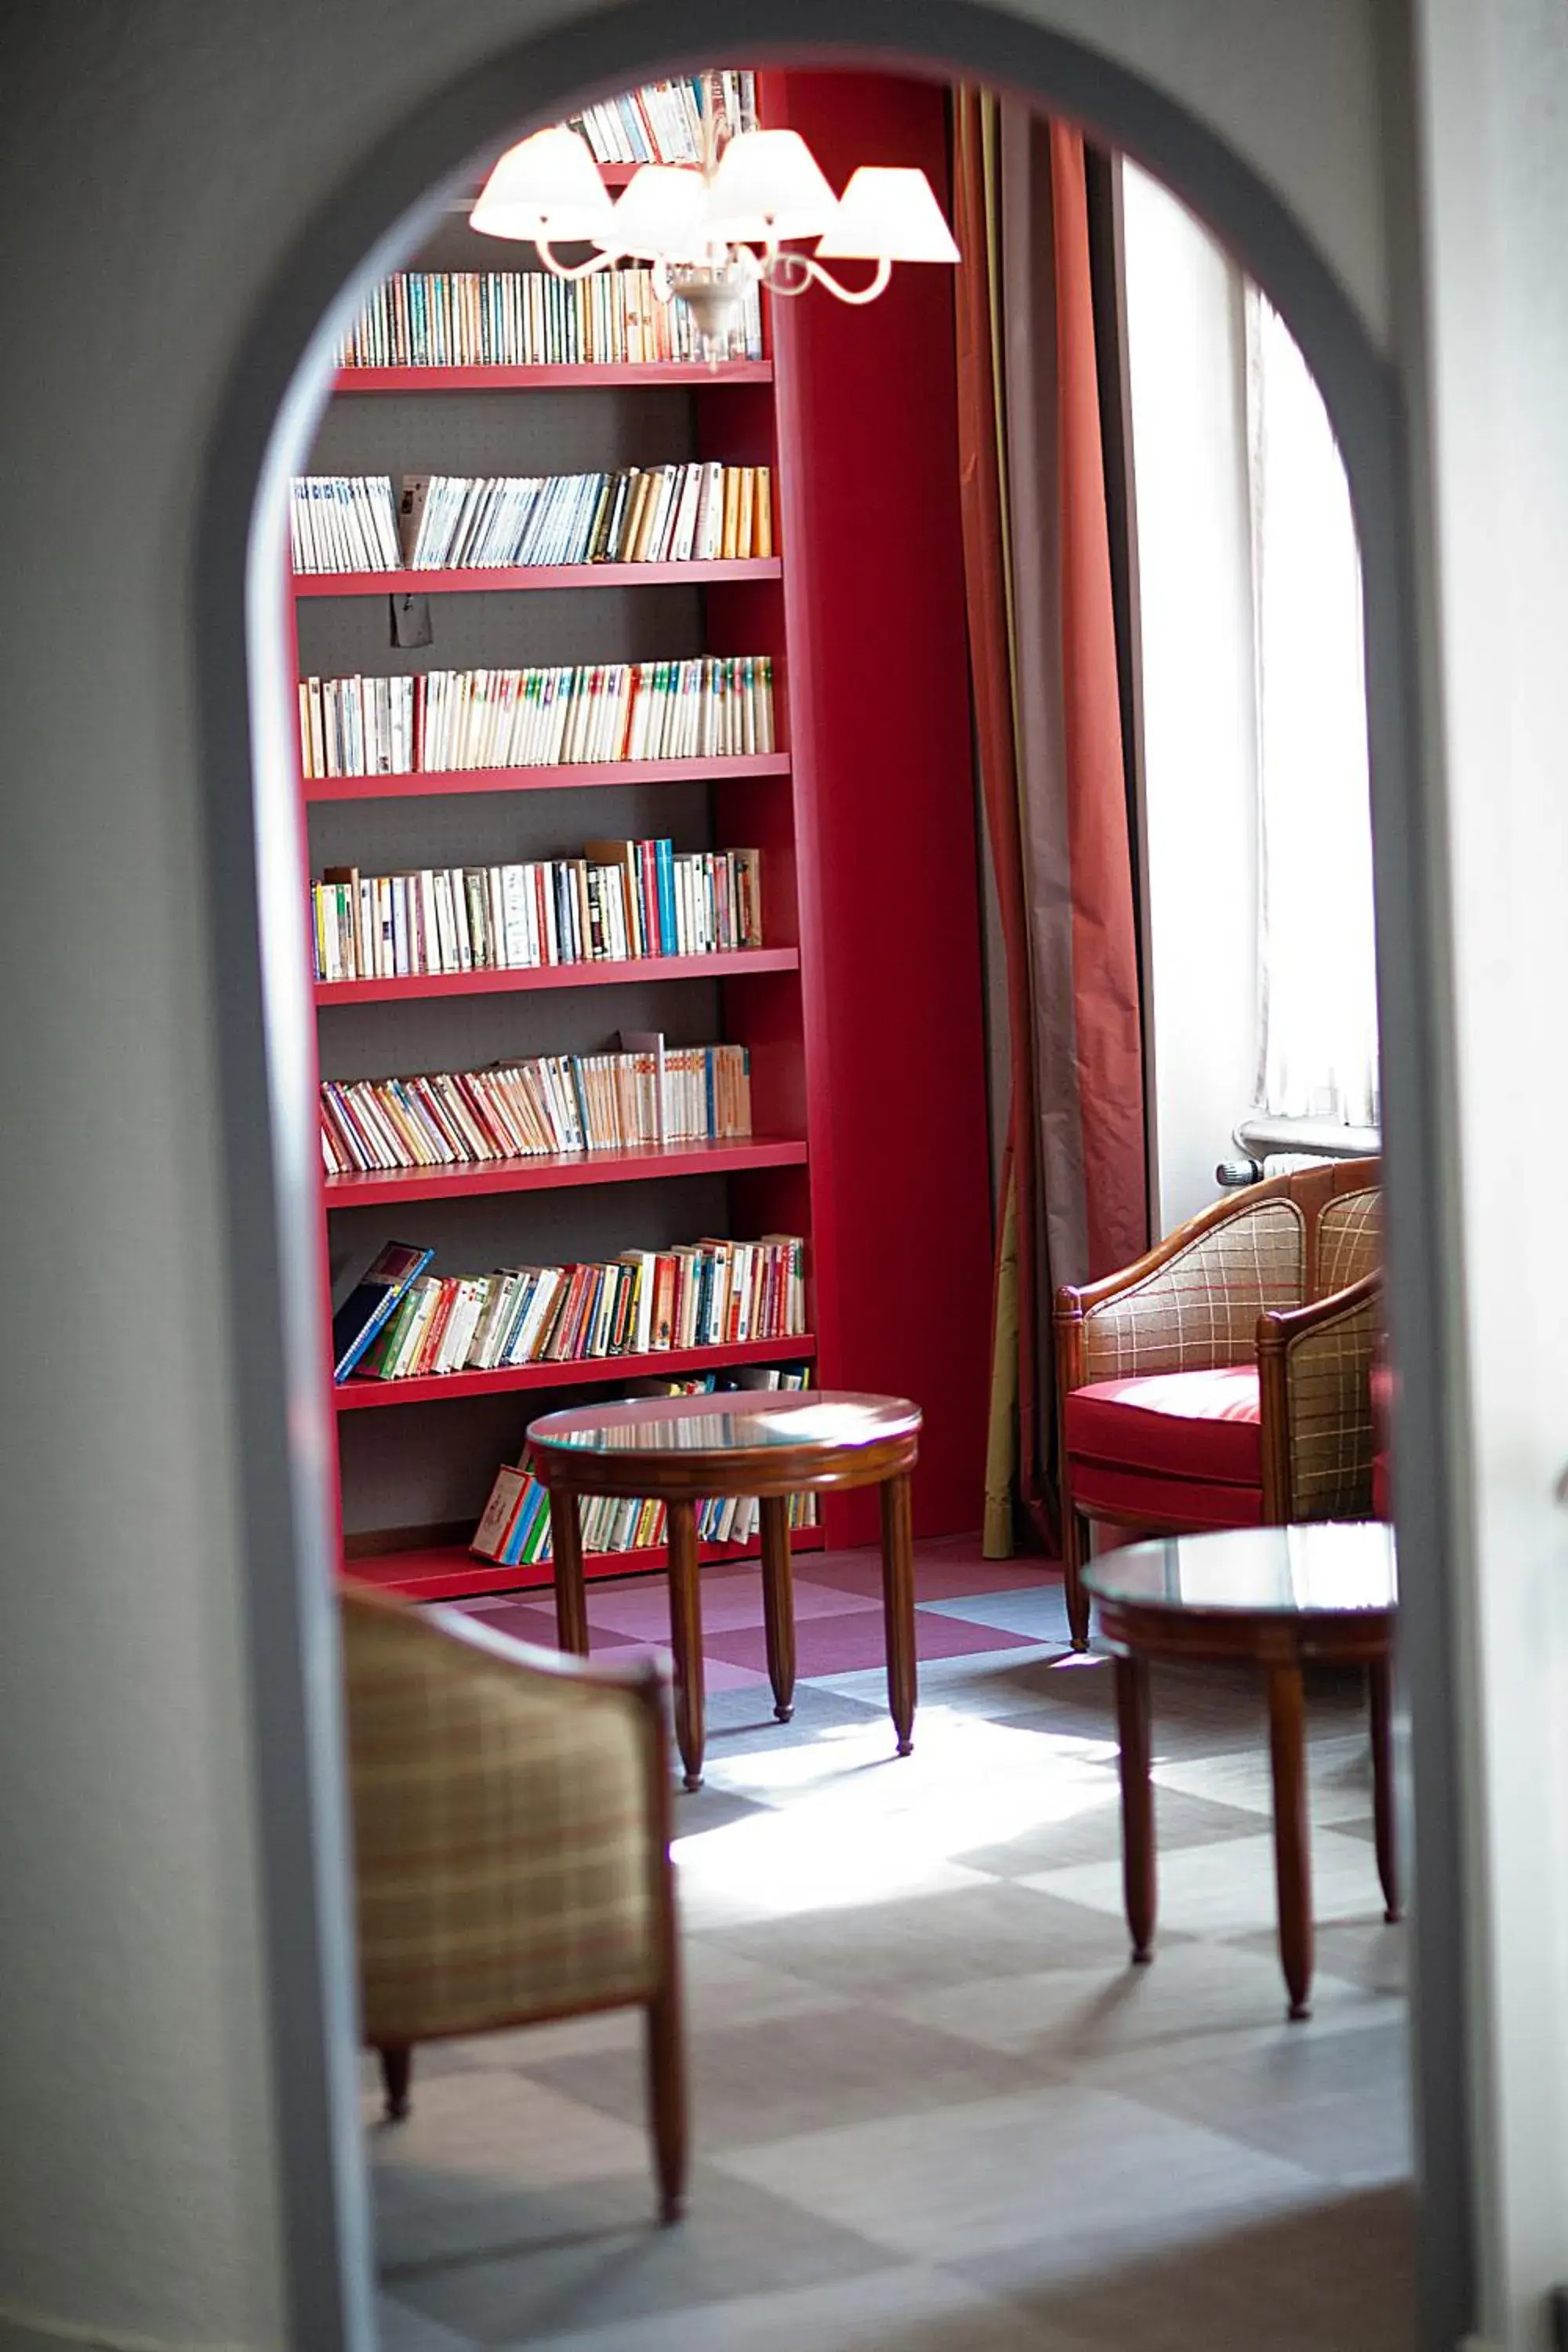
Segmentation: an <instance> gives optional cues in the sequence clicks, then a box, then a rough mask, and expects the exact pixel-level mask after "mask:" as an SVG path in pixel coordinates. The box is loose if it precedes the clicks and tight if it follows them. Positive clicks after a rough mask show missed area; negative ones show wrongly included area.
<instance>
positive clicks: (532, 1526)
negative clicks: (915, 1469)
mask: <svg viewBox="0 0 1568 2352" xmlns="http://www.w3.org/2000/svg"><path fill="white" fill-rule="evenodd" d="M805 1385H806V1376H805V1372H804V1371H774V1370H768V1371H765V1372H763V1373H762V1374H761V1375H760V1377H758V1378H755V1379H752V1380H745V1379H743V1378H742V1375H741V1374H739V1373H736V1374H725V1375H723V1376H722V1379H720V1378H719V1377H718V1376H716V1375H715V1374H713V1373H711V1372H710V1373H709V1374H708V1375H707V1376H706V1378H705V1379H703V1380H700V1381H665V1382H663V1383H662V1384H661V1385H660V1387H659V1389H658V1394H659V1395H661V1396H695V1395H698V1394H700V1393H702V1392H704V1391H708V1392H711V1391H713V1390H714V1389H715V1388H716V1387H719V1386H722V1387H723V1388H726V1389H728V1388H731V1387H734V1388H740V1387H745V1388H748V1389H755V1388H768V1389H775V1390H777V1389H797V1390H798V1389H804V1388H805ZM648 1392H649V1391H648V1390H647V1388H646V1387H645V1388H644V1389H642V1390H639V1391H638V1393H639V1394H646V1393H648ZM577 1514H578V1525H579V1528H580V1529H581V1534H582V1543H583V1549H584V1551H586V1552H605V1551H651V1550H652V1549H654V1548H655V1546H656V1545H658V1544H662V1543H663V1541H664V1540H665V1533H666V1515H665V1507H664V1505H663V1504H662V1503H656V1502H653V1501H650V1500H643V1501H636V1500H633V1499H631V1498H630V1497H628V1496H612V1495H588V1496H584V1497H583V1498H582V1499H581V1501H580V1502H579V1503H578V1506H577ZM816 1516H817V1514H816V1496H815V1495H792V1496H790V1498H789V1503H788V1517H789V1524H790V1526H791V1527H792V1528H809V1527H815V1526H816ZM758 1518H759V1506H758V1504H757V1501H756V1498H755V1496H750V1495H746V1496H739V1495H730V1496H715V1497H713V1498H711V1499H710V1500H708V1501H706V1502H701V1503H699V1504H698V1506H697V1533H698V1536H699V1538H700V1540H701V1541H702V1542H703V1543H749V1542H751V1541H752V1538H754V1536H755V1535H756V1532H757V1526H758ZM470 1549H472V1550H474V1551H476V1552H478V1553H479V1557H480V1558H481V1559H493V1560H495V1561H497V1562H499V1563H500V1565H501V1566H502V1567H505V1568H516V1567H529V1566H531V1565H532V1564H533V1563H535V1562H536V1561H539V1560H546V1559H549V1558H550V1557H551V1549H550V1497H549V1496H548V1494H547V1493H546V1492H545V1490H544V1488H543V1487H542V1486H541V1485H540V1483H539V1481H538V1479H537V1478H536V1477H535V1476H534V1475H533V1473H532V1471H531V1470H530V1469H529V1468H528V1467H527V1463H526V1456H525V1458H524V1461H523V1462H522V1463H521V1464H519V1465H517V1466H516V1467H513V1466H512V1465H510V1463H509V1464H505V1465H503V1466H502V1467H501V1468H500V1470H499V1471H498V1472H497V1473H496V1481H495V1485H494V1486H492V1487H491V1489H490V1497H489V1502H488V1503H487V1504H486V1505H485V1509H484V1516H483V1517H481V1519H480V1521H479V1526H478V1527H477V1528H475V1530H474V1538H473V1542H472V1545H471V1546H470Z"/></svg>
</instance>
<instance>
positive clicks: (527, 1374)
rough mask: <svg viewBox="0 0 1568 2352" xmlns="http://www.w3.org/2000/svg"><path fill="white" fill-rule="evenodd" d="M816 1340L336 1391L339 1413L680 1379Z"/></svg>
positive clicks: (808, 1349)
mask: <svg viewBox="0 0 1568 2352" xmlns="http://www.w3.org/2000/svg"><path fill="white" fill-rule="evenodd" d="M815 1355H816V1340H815V1339H814V1338H813V1337H812V1335H811V1333H810V1332H809V1331H805V1332H802V1331H797V1332H795V1333H794V1334H793V1336H792V1337H791V1338H789V1339H742V1340H741V1341H739V1342H738V1343H737V1344H735V1345H733V1346H731V1347H728V1348H660V1349H658V1350H656V1351H655V1352H654V1353H653V1354H650V1355H647V1356H584V1357H583V1358H582V1359H581V1360H578V1361H576V1362H574V1363H551V1364H509V1365H508V1366H507V1368H506V1369H505V1370H504V1371H499V1372H433V1373H431V1374H429V1375H427V1376H426V1378H425V1379H423V1380H410V1381H374V1380H363V1381H362V1380H358V1379H355V1378H354V1377H353V1376H352V1375H351V1377H350V1378H349V1379H348V1380H346V1381H343V1382H342V1386H341V1387H335V1388H334V1389H333V1391H332V1402H333V1403H334V1404H335V1405H336V1407H337V1409H338V1411H339V1412H363V1411H364V1410H365V1409H366V1407H367V1406H375V1405H384V1404H437V1403H442V1404H452V1403H457V1402H461V1400H462V1399H463V1398H465V1397H481V1396H507V1395H510V1392H511V1391H512V1390H513V1389H566V1388H573V1389H577V1388H584V1387H586V1386H596V1387H599V1388H603V1387H604V1385H605V1382H606V1381H608V1382H610V1383H612V1384H613V1383H614V1382H615V1381H639V1380H663V1379H665V1378H666V1377H667V1376H668V1378H669V1379H670V1380H679V1378H680V1377H681V1375H682V1374H683V1373H686V1372H722V1371H729V1370H732V1369H733V1368H734V1367H735V1366H736V1365H738V1364H795V1363H803V1362H809V1361H810V1360H811V1358H812V1357H813V1356H815Z"/></svg>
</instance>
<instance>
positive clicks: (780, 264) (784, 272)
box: [742, 245, 816, 294]
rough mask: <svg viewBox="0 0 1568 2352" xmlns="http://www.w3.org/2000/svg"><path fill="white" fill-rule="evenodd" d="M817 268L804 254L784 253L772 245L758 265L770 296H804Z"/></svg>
mask: <svg viewBox="0 0 1568 2352" xmlns="http://www.w3.org/2000/svg"><path fill="white" fill-rule="evenodd" d="M744 250H746V248H745V247H742V251H744ZM815 268H816V263H815V262H813V261H811V260H809V259H808V258H807V257H806V256H805V254H804V253H784V252H781V251H780V249H779V247H777V246H776V245H770V246H769V247H768V249H767V252H766V254H765V255H764V256H763V259H762V261H761V263H760V264H759V265H758V269H757V275H758V277H759V278H761V279H762V281H763V285H764V286H765V287H766V288H767V289H768V291H769V293H770V294H804V293H805V291H806V289H807V288H808V287H809V286H810V284H811V281H812V272H813V270H814V269H815Z"/></svg>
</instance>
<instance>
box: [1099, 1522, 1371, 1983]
mask: <svg viewBox="0 0 1568 2352" xmlns="http://www.w3.org/2000/svg"><path fill="white" fill-rule="evenodd" d="M1084 1582H1085V1584H1086V1586H1087V1587H1088V1589H1089V1591H1090V1592H1092V1593H1093V1594H1094V1595H1095V1598H1096V1599H1097V1600H1098V1601H1099V1602H1100V1631H1101V1633H1103V1634H1104V1636H1105V1638H1106V1640H1107V1642H1108V1643H1110V1646H1111V1648H1112V1649H1113V1650H1114V1651H1115V1653H1116V1708H1117V1721H1118V1728H1119V1732H1120V1737H1121V1858H1122V1885H1123V1889H1124V1892H1125V1895H1126V1902H1127V1925H1128V1927H1129V1929H1130V1930H1131V1937H1132V1957H1133V1958H1134V1959H1135V1960H1150V1959H1152V1958H1153V1946H1154V1794H1153V1790H1152V1786H1151V1782H1150V1763H1151V1748H1150V1736H1149V1664H1150V1661H1151V1660H1152V1659H1157V1660H1161V1661H1163V1662H1165V1663H1168V1664H1169V1663H1175V1664H1189V1665H1190V1664H1194V1663H1195V1662H1197V1661H1200V1660H1202V1661H1205V1662H1206V1661H1217V1660H1223V1659H1228V1658H1249V1659H1251V1660H1252V1661H1253V1662H1254V1663H1255V1664H1258V1665H1259V1666H1261V1667H1262V1669H1263V1674H1264V1680H1265V1684H1266V1686H1267V1690H1268V1747H1269V1759H1270V1763H1271V1766H1272V1769H1273V1782H1274V1874H1275V1883H1276V1886H1277V1888H1278V1892H1279V1958H1280V1962H1281V1965H1282V1967H1283V1969H1284V1973H1285V1987H1286V1990H1287V1992H1288V1993H1289V2014H1290V2016H1291V2017H1292V2018H1302V2017H1306V2016H1307V2015H1309V2014H1310V2008H1309V1996H1310V1992H1311V1986H1312V1890H1311V1855H1310V1848H1309V1844H1308V1827H1307V1761H1306V1742H1305V1735H1304V1720H1305V1718H1304V1713H1303V1699H1302V1683H1301V1668H1302V1666H1303V1665H1304V1664H1306V1663H1308V1662H1309V1661H1310V1660H1315V1659H1321V1660H1325V1661H1329V1662H1331V1663H1333V1664H1361V1665H1364V1666H1365V1668H1366V1671H1367V1684H1368V1690H1369V1695H1370V1699H1371V1717H1372V1774H1373V1830H1374V1836H1375V1841H1376V1848H1377V1872H1378V1877H1379V1879H1380V1881H1381V1883H1382V1886H1383V1895H1384V1905H1385V1906H1386V1907H1385V1910H1384V1917H1385V1918H1387V1919H1391V1920H1393V1919H1397V1918H1398V1917H1399V1912H1400V1906H1399V1877H1398V1864H1397V1857H1396V1853H1395V1845H1394V1788H1393V1767H1392V1759H1391V1755H1390V1744H1391V1743H1390V1717H1391V1706H1390V1647H1391V1641H1392V1633H1393V1625H1394V1607H1395V1601H1396V1597H1397V1590H1398V1587H1397V1580H1396V1571H1395V1560H1394V1532H1393V1529H1392V1528H1387V1527H1384V1525H1383V1523H1382V1522H1381V1521H1380V1520H1364V1521H1363V1520H1354V1521H1324V1522H1322V1523H1321V1524H1315V1525H1312V1526H1310V1527H1291V1528H1232V1529H1227V1530H1226V1532H1225V1533H1224V1534H1219V1535H1203V1536H1173V1537H1170V1538H1164V1539H1162V1540H1161V1541H1159V1542H1154V1543H1140V1544H1129V1545H1128V1546H1127V1547H1126V1549H1124V1550H1121V1551H1113V1552H1107V1553H1105V1554H1103V1555H1102V1557H1101V1558H1100V1559H1097V1560H1094V1561H1093V1562H1092V1563H1091V1564H1090V1565H1089V1568H1088V1569H1086V1570H1085V1572H1084Z"/></svg>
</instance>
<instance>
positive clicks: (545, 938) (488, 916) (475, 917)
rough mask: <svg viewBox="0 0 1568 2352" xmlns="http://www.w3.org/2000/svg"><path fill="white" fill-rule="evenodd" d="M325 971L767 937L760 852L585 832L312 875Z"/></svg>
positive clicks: (625, 957)
mask: <svg viewBox="0 0 1568 2352" xmlns="http://www.w3.org/2000/svg"><path fill="white" fill-rule="evenodd" d="M310 918H311V937H312V940H313V942H314V949H315V966H316V978H317V979H318V980H321V981H329V982H331V981H353V980H401V979H405V978H413V977H415V976H416V975H418V974H424V973H441V972H465V971H529V970H533V969H536V968H540V967H542V966H545V965H549V964H566V963H624V962H626V961H637V960H638V959H640V958H643V957H658V956H700V955H721V954H724V953H727V952H730V951H732V950H737V949H743V948H760V947H761V946H762V944H763V922H762V874H761V857H760V854H759V853H758V851H756V850H754V849H696V850H689V851H685V852H682V853H680V854H679V855H678V854H677V852H676V848H675V845H674V843H673V842H672V841H590V842H586V843H584V850H583V855H582V856H581V857H552V858H543V859H541V860H539V861H538V862H536V863H531V864H527V865H516V866H424V867H422V868H421V869H420V870H419V871H418V872H417V873H412V874H366V875H362V874H361V873H360V871H359V868H358V867H357V866H329V867H328V868H327V869H326V871H325V873H324V874H323V876H322V877H321V881H320V882H314V883H312V884H311V886H310Z"/></svg>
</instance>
